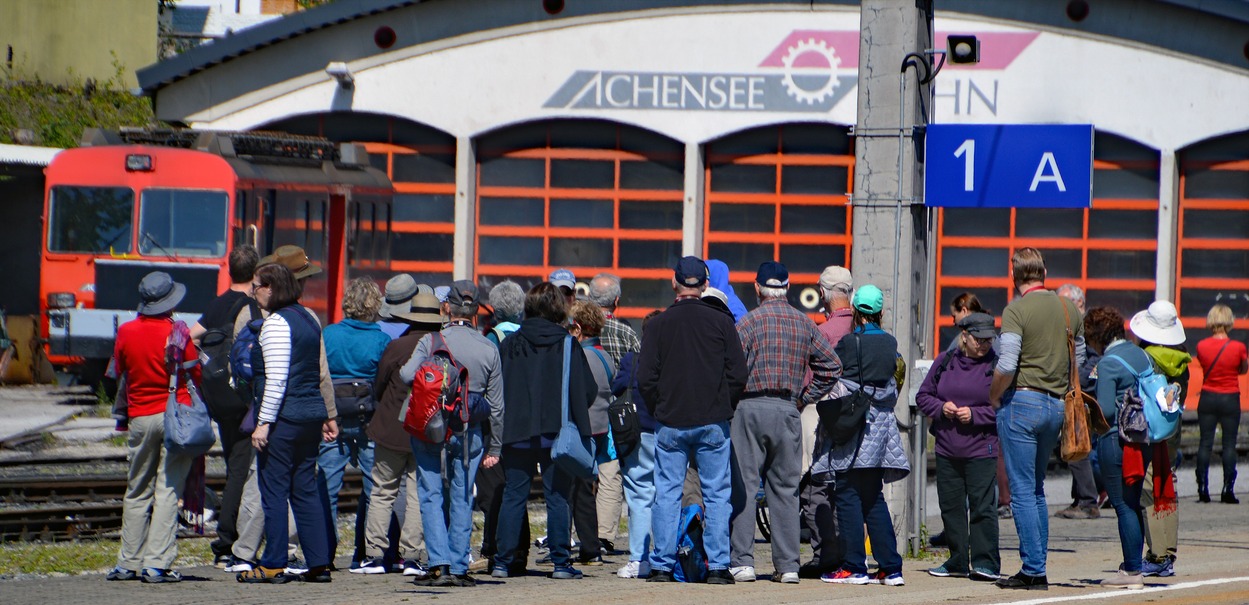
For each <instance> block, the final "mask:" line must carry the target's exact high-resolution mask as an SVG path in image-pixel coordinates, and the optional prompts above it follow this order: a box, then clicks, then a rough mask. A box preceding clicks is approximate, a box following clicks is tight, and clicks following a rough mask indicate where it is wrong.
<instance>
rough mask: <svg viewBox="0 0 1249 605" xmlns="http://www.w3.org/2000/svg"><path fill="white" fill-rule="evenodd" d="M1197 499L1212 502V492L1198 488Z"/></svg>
mask: <svg viewBox="0 0 1249 605" xmlns="http://www.w3.org/2000/svg"><path fill="white" fill-rule="evenodd" d="M1197 501H1198V502H1207V503H1208V502H1210V492H1209V491H1208V490H1204V489H1199V490H1197Z"/></svg>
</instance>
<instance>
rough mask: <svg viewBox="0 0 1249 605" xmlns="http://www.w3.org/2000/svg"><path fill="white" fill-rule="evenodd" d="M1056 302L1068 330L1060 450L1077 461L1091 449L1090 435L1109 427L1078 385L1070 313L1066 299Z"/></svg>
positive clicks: (1070, 459)
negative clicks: (1067, 385)
mask: <svg viewBox="0 0 1249 605" xmlns="http://www.w3.org/2000/svg"><path fill="white" fill-rule="evenodd" d="M1058 304H1059V305H1060V306H1061V307H1062V308H1063V319H1064V320H1065V323H1064V324H1063V327H1064V328H1065V329H1066V330H1067V360H1068V366H1069V367H1070V372H1069V374H1068V377H1069V378H1068V380H1069V382H1068V384H1069V385H1070V387H1071V388H1070V390H1068V391H1067V393H1066V394H1065V395H1063V427H1062V434H1061V435H1060V437H1059V446H1060V450H1059V454H1060V456H1061V457H1062V459H1063V460H1064V461H1065V462H1078V461H1080V460H1084V459H1085V458H1087V457H1088V455H1089V452H1091V451H1093V437H1092V436H1093V435H1094V434H1098V435H1100V434H1103V433H1105V432H1107V431H1109V430H1110V425H1109V424H1108V423H1107V422H1106V417H1105V416H1103V415H1102V408H1101V406H1099V405H1097V398H1096V397H1094V396H1092V395H1091V394H1089V393H1085V392H1084V390H1083V389H1081V388H1080V374H1079V372H1077V370H1076V339H1075V333H1074V332H1073V331H1072V330H1071V313H1070V312H1068V311H1067V303H1065V302H1063V301H1062V299H1061V298H1060V299H1059V300H1058Z"/></svg>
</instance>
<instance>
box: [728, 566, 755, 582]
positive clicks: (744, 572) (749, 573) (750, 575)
mask: <svg viewBox="0 0 1249 605" xmlns="http://www.w3.org/2000/svg"><path fill="white" fill-rule="evenodd" d="M729 574H730V575H732V576H733V580H734V581H737V582H754V581H755V568H754V567H753V566H751V565H740V566H738V567H730V568H729Z"/></svg>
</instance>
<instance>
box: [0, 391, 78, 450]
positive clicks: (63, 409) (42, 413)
mask: <svg viewBox="0 0 1249 605" xmlns="http://www.w3.org/2000/svg"><path fill="white" fill-rule="evenodd" d="M93 409H95V396H94V395H93V394H92V393H91V391H90V389H88V388H87V387H59V386H23V387H4V388H0V417H3V418H4V422H2V423H0V448H3V447H4V445H5V444H9V443H12V442H15V441H18V440H21V439H24V438H26V437H29V436H32V435H38V434H40V433H42V432H44V431H45V430H47V429H49V428H51V427H55V426H58V425H61V424H63V423H64V422H66V421H67V420H69V419H71V418H73V417H75V416H78V415H81V414H87V413H90V412H91V411H92V410H93Z"/></svg>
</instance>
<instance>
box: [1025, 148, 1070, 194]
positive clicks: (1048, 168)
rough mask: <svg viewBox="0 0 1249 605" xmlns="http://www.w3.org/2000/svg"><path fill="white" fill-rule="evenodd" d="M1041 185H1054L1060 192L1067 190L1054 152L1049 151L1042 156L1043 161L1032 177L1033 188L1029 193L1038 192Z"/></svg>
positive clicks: (1029, 189) (1038, 164) (1031, 187)
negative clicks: (1037, 189) (1038, 186)
mask: <svg viewBox="0 0 1249 605" xmlns="http://www.w3.org/2000/svg"><path fill="white" fill-rule="evenodd" d="M1041 183H1054V184H1055V185H1057V186H1058V190H1059V191H1066V190H1067V185H1065V184H1063V175H1062V173H1061V172H1059V171H1058V162H1055V161H1054V153H1053V152H1052V151H1047V152H1045V154H1044V155H1042V156H1041V161H1040V162H1039V163H1037V166H1036V172H1035V173H1033V175H1032V186H1030V187H1028V191H1033V192H1034V191H1036V187H1037V185H1039V184H1041Z"/></svg>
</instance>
